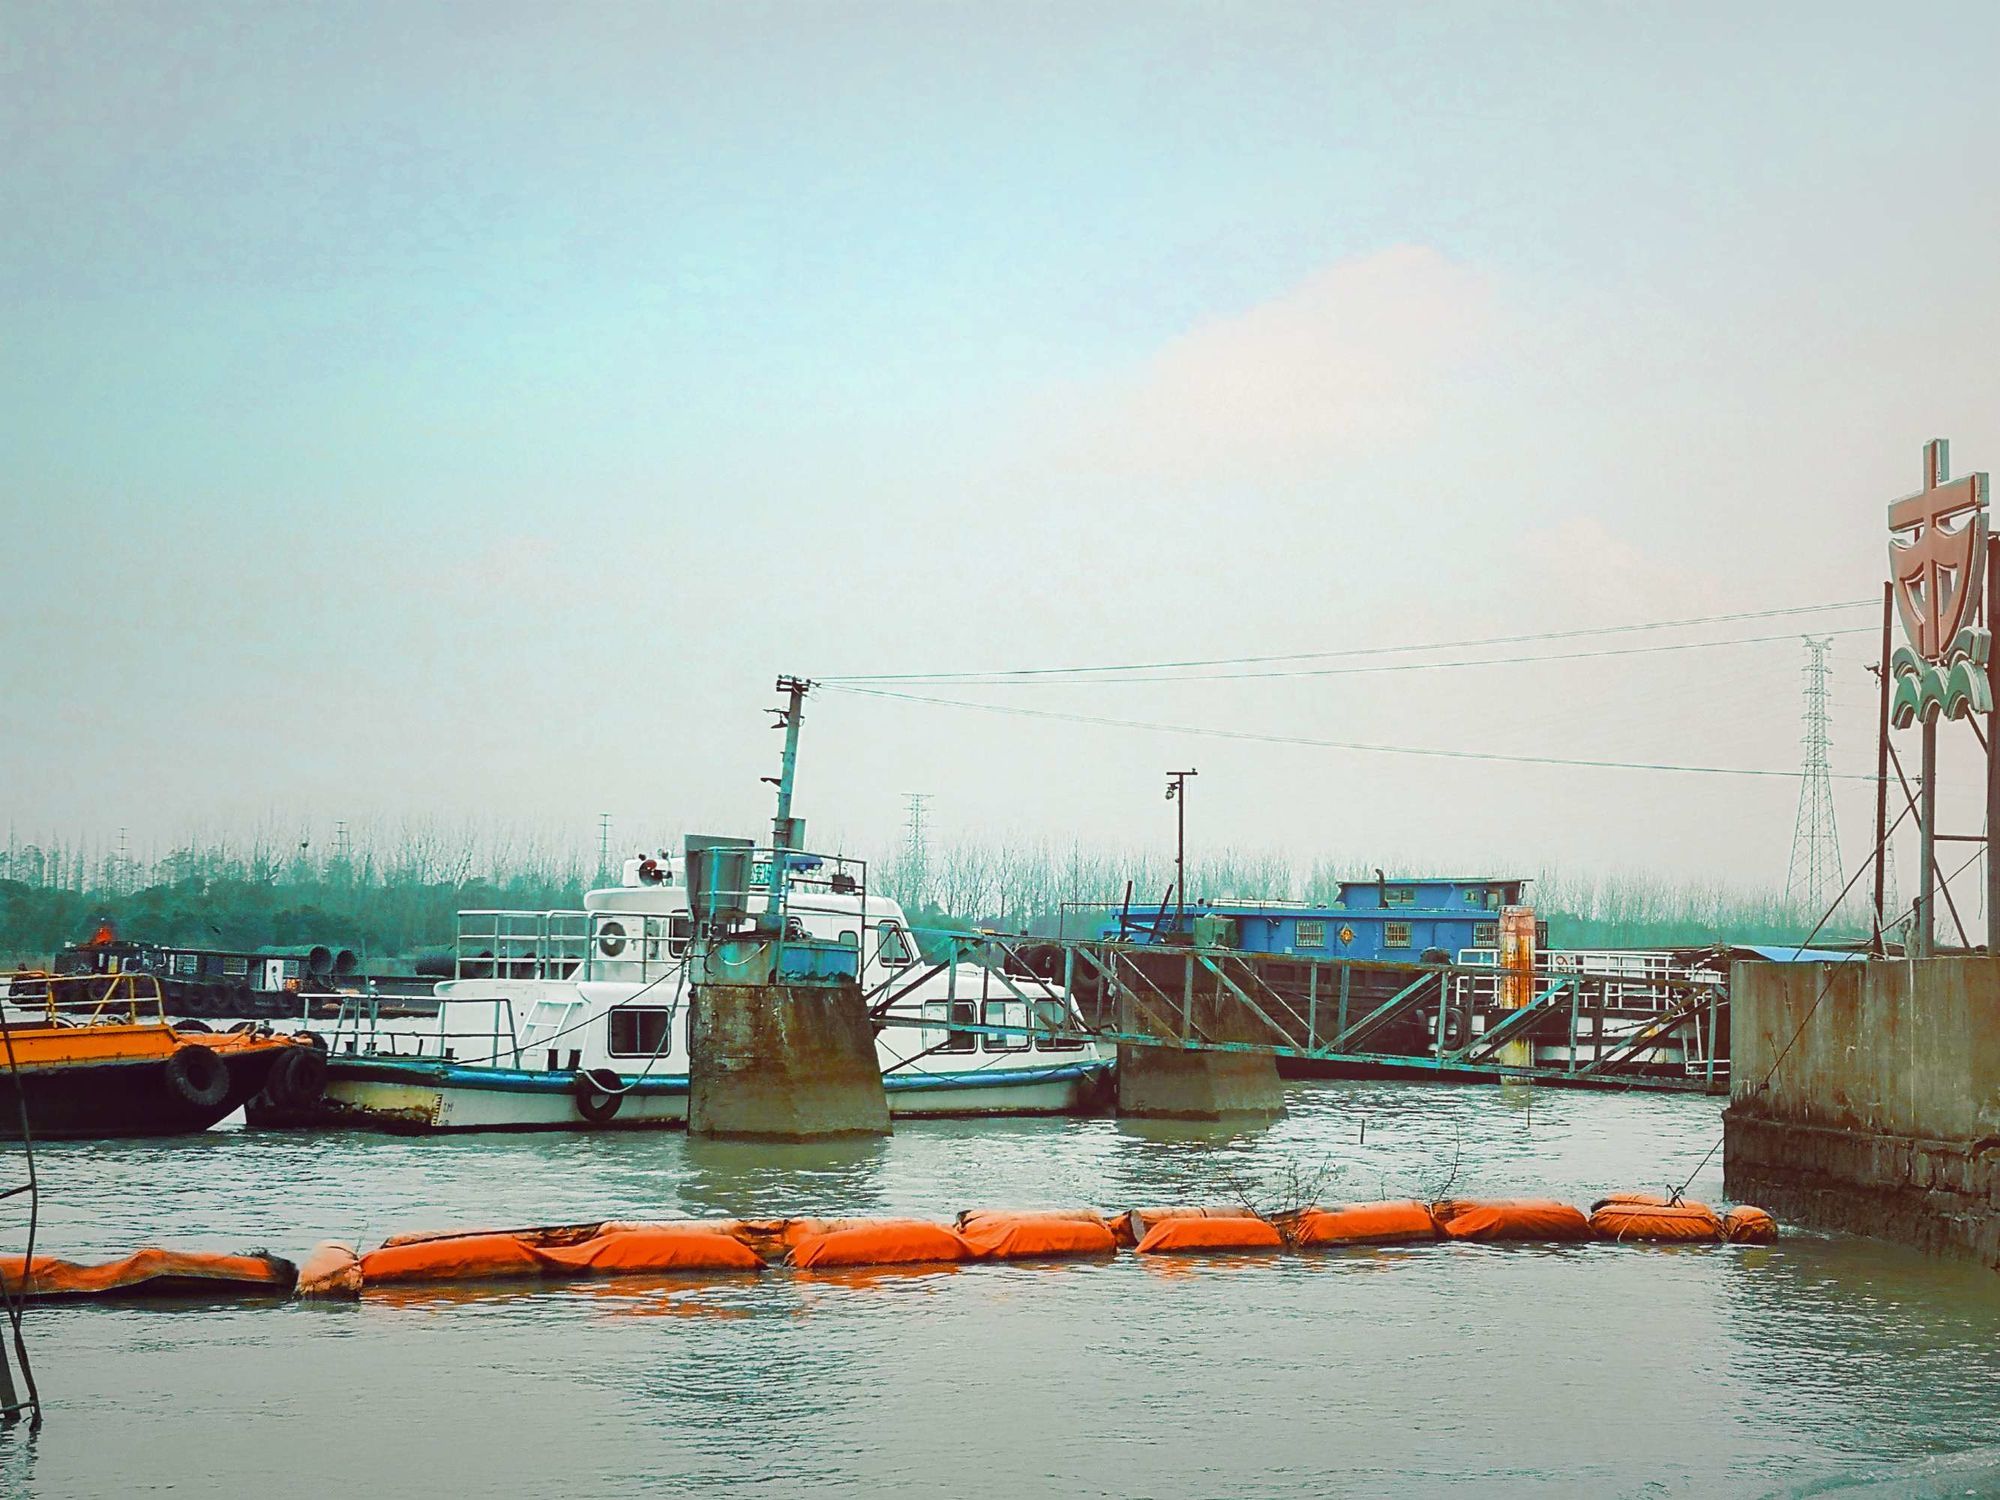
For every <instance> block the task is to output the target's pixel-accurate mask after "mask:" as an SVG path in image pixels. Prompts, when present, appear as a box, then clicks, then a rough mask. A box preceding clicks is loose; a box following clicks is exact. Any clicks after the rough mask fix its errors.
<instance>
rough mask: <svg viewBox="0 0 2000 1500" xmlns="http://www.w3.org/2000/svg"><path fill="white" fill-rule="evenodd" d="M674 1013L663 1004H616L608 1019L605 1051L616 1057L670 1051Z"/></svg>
mask: <svg viewBox="0 0 2000 1500" xmlns="http://www.w3.org/2000/svg"><path fill="white" fill-rule="evenodd" d="M673 1014H674V1013H673V1012H672V1011H671V1010H669V1009H668V1008H667V1007H666V1006H664V1005H618V1006H613V1007H612V1009H611V1014H610V1015H609V1017H607V1019H606V1025H607V1027H608V1029H609V1034H608V1035H607V1036H606V1038H605V1050H606V1051H607V1052H609V1053H610V1054H611V1055H612V1056H613V1057H652V1056H654V1055H656V1054H661V1055H663V1054H665V1052H666V1051H667V1045H668V1044H667V1027H668V1026H669V1025H670V1024H672V1021H673Z"/></svg>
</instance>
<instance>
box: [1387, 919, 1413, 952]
mask: <svg viewBox="0 0 2000 1500" xmlns="http://www.w3.org/2000/svg"><path fill="white" fill-rule="evenodd" d="M1382 946H1383V947H1384V948H1407V947H1409V946H1410V924H1409V923H1408V922H1384V923H1383V924H1382Z"/></svg>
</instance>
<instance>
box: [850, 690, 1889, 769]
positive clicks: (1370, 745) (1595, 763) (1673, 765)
mask: <svg viewBox="0 0 2000 1500" xmlns="http://www.w3.org/2000/svg"><path fill="white" fill-rule="evenodd" d="M820 685H821V686H822V687H824V688H826V690H827V691H828V692H840V693H856V694H860V695H862V696H865V697H870V698H886V699H893V700H895V701H897V702H902V703H922V704H929V705H933V706H937V707H942V708H970V709H975V710H978V711H979V712H982V713H990V714H1003V715H1008V716H1011V717H1014V718H1023V719H1048V720H1054V721H1057V722H1060V723H1066V724H1090V725H1096V726H1098V727H1100V728H1106V729H1139V730H1144V731H1147V732H1148V733H1152V734H1186V735H1195V736H1198V737H1201V738H1206V739H1221V740H1241V741H1246V742H1249V743H1252V744H1261V745H1296V746H1300V747H1302V748H1305V749H1311V750H1347V751H1353V752H1356V753H1361V754H1368V755H1410V756H1418V757H1423V758H1428V759H1434V760H1466V761H1488V762H1496V763H1500V764H1504V765H1517V766H1565V767H1576V768H1581V769H1588V770H1604V771H1671V772H1677V773H1680V774H1684V775H1690V776H1754V777H1764V778H1774V779H1781V780H1786V781H1796V780H1798V779H1799V778H1800V777H1801V776H1803V775H1804V774H1805V773H1804V772H1803V771H1779V770H1772V769H1769V768H1767V767H1761V766H1703V765H1684V764H1680V763H1677V762H1669V761H1638V760H1593V759H1588V758H1585V757H1579V756H1566V755H1514V754H1509V753H1506V752H1503V751H1498V750H1454V749H1448V748H1446V747H1444V746H1439V745H1385V744H1378V743H1375V742H1372V741H1366V740H1328V739H1317V738H1315V737H1313V736H1311V735H1299V734H1271V733H1265V732H1262V731H1258V730H1250V729H1217V728H1214V727H1212V726H1208V725H1200V724H1165V723H1159V722H1155V721H1151V720H1146V719H1117V718H1111V717H1109V716H1107V715H1104V714H1085V713H1071V712H1067V711H1065V710H1062V709H1053V708H1022V707H1019V706H1018V705H1015V704H1009V703H977V702H974V701H972V700H970V699H965V698H938V697H934V696H932V695H930V694H927V693H904V692H896V691H893V690H891V689H888V688H872V687H851V686H846V685H842V684H838V683H822V684H820ZM1833 779H1834V780H1836V781H1869V782H1872V781H1873V780H1875V778H1874V777H1873V776H1868V775H1862V774H1859V773H1855V772H1844V773H1842V772H1837V773H1835V774H1834V777H1833Z"/></svg>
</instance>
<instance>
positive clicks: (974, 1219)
mask: <svg viewBox="0 0 2000 1500" xmlns="http://www.w3.org/2000/svg"><path fill="white" fill-rule="evenodd" d="M993 1220H999V1221H1000V1222H1002V1223H1007V1224H1043V1223H1054V1224H1068V1223H1081V1224H1102V1225H1103V1226H1104V1227H1105V1228H1106V1229H1109V1228H1110V1227H1111V1221H1110V1219H1108V1218H1106V1217H1105V1216H1104V1215H1103V1214H1101V1213H1099V1212H1098V1211H1097V1210H1096V1209H1094V1208H967V1209H962V1210H960V1212H959V1215H958V1231H959V1233H960V1234H963V1233H965V1232H966V1231H967V1230H969V1229H971V1228H973V1227H974V1226H975V1225H978V1224H982V1223H987V1222H990V1221H993Z"/></svg>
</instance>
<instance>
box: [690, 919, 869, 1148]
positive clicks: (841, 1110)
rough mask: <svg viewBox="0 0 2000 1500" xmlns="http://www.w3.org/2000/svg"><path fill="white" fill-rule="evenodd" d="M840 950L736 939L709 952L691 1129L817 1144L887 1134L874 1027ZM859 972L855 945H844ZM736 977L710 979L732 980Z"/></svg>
mask: <svg viewBox="0 0 2000 1500" xmlns="http://www.w3.org/2000/svg"><path fill="white" fill-rule="evenodd" d="M832 946H833V945H831V944H820V945H805V944H800V943H798V942H796V941H795V942H790V943H786V944H783V945H782V947H780V946H779V945H777V944H774V943H769V942H756V941H750V940H743V939H730V940H727V941H724V942H722V943H720V944H718V945H717V946H716V948H715V949H714V950H712V951H711V952H710V953H708V954H705V955H703V957H702V959H701V961H700V962H699V963H698V964H697V969H696V974H697V978H696V980H695V983H694V986H693V997H692V999H691V1000H690V1001H689V1011H688V1133H689V1134H690V1135H696V1136H706V1137H710V1138H717V1139H727V1140H764V1141H810V1140H819V1139H823V1138H825V1137H829V1136H858V1135H887V1134H888V1133H889V1101H888V1097H887V1096H886V1095H885V1094H884V1093H883V1091H882V1067H881V1064H880V1062H878V1061H877V1059H876V1056H875V1028H874V1026H873V1024H872V1023H871V1022H870V1021H869V1019H868V1007H867V1005H866V1003H865V1002H864V1001H863V999H862V996H861V990H860V987H859V986H858V985H857V984H856V983H855V981H854V978H853V977H852V975H851V974H841V973H837V972H836V973H826V972H817V969H818V968H819V967H820V964H819V960H820V959H821V958H822V957H823V956H824V955H823V954H821V953H820V952H819V950H820V949H824V948H829V947H832ZM839 952H840V953H842V954H845V955H846V961H847V963H848V964H849V965H850V966H851V964H852V955H853V950H852V949H841V950H839ZM723 974H726V975H727V976H728V977H727V978H725V979H711V978H710V977H709V976H710V975H723Z"/></svg>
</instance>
